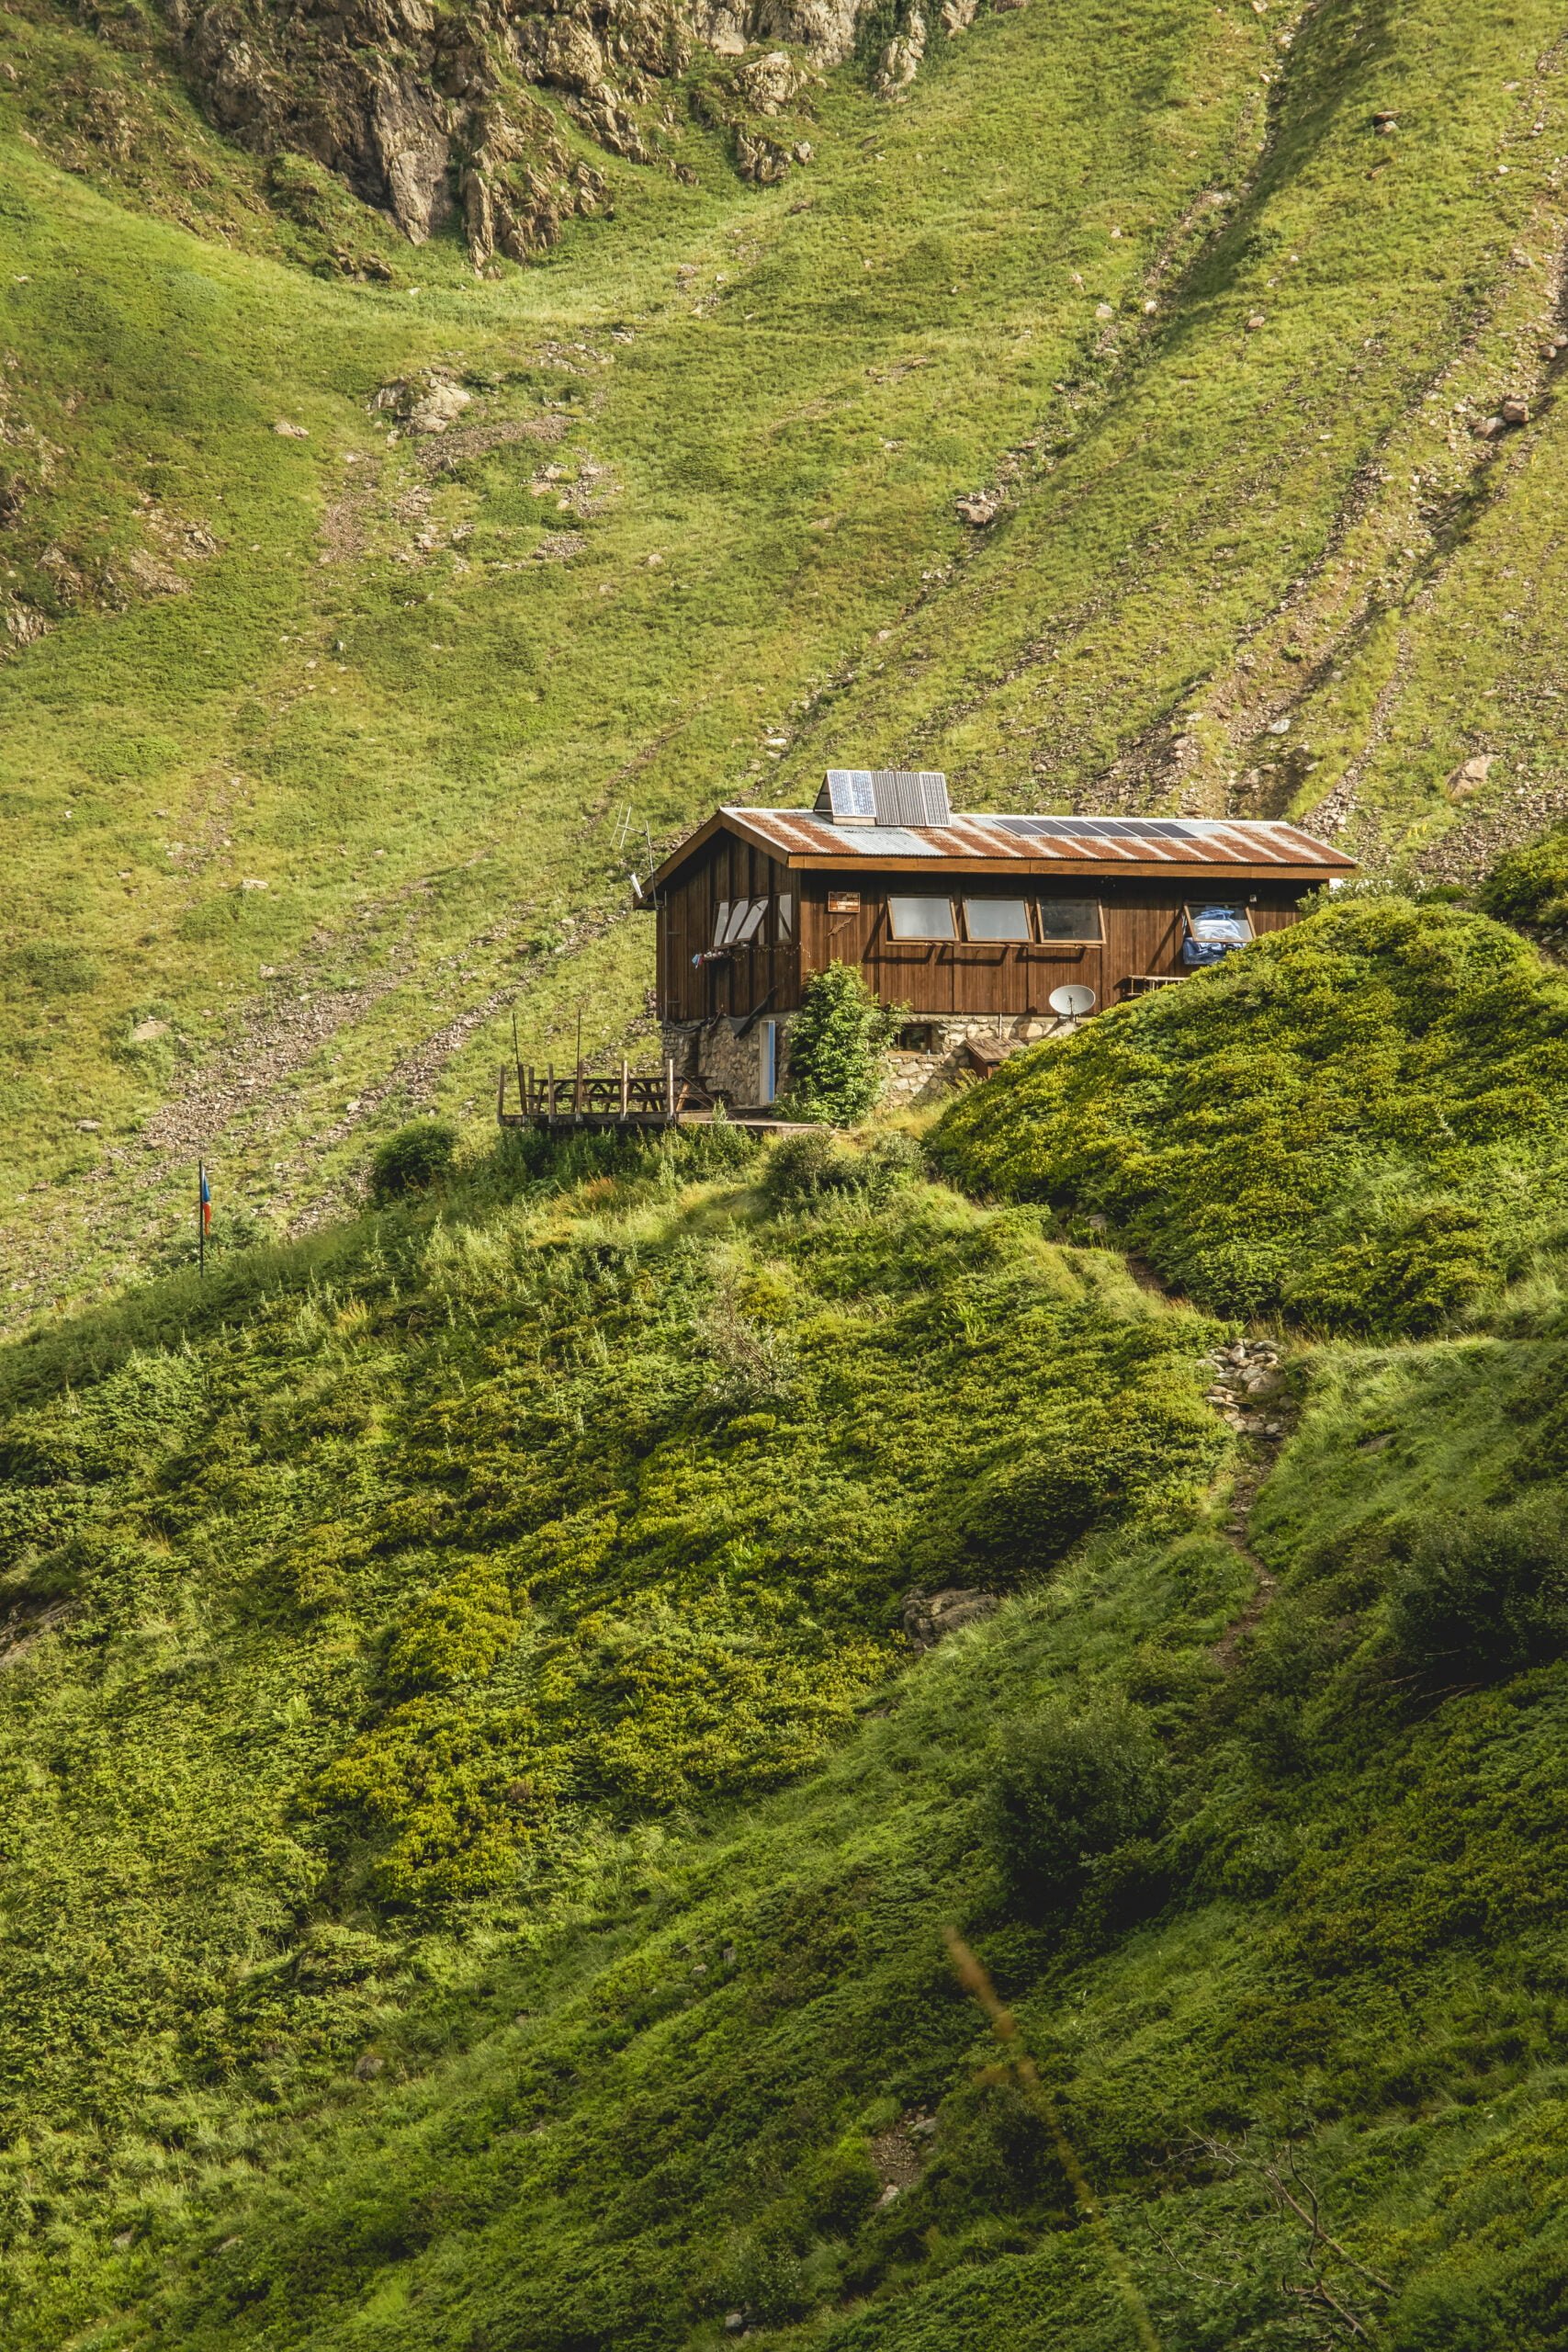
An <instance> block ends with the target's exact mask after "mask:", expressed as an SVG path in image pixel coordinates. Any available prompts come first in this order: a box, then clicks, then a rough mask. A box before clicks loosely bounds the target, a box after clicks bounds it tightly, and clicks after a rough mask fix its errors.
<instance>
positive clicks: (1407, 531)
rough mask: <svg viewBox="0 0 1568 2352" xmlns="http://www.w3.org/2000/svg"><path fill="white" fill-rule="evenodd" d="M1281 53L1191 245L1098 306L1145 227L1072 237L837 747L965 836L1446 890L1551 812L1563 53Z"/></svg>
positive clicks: (1323, 49)
mask: <svg viewBox="0 0 1568 2352" xmlns="http://www.w3.org/2000/svg"><path fill="white" fill-rule="evenodd" d="M1276 22H1278V23H1279V30H1278V33H1277V36H1276V43H1275V46H1276V51H1277V55H1276V62H1275V63H1274V65H1273V67H1272V70H1266V71H1265V73H1264V74H1262V75H1261V76H1260V81H1261V84H1262V85H1263V86H1261V87H1260V88H1259V89H1258V93H1257V105H1256V107H1255V109H1254V110H1253V112H1252V115H1251V117H1250V119H1249V120H1247V122H1246V124H1245V127H1244V129H1243V135H1242V137H1241V139H1240V141H1239V143H1238V152H1237V153H1236V156H1235V164H1234V171H1233V175H1232V176H1231V177H1230V179H1229V180H1228V181H1227V183H1226V184H1225V185H1224V187H1223V188H1222V189H1220V190H1217V191H1216V192H1215V194H1214V196H1213V198H1212V202H1213V206H1214V217H1215V219H1216V220H1217V221H1218V224H1219V225H1218V229H1217V233H1216V234H1214V235H1213V237H1212V238H1211V239H1210V240H1209V241H1208V242H1207V243H1205V245H1204V246H1203V247H1202V248H1201V253H1200V255H1199V257H1198V258H1197V259H1196V261H1195V262H1194V264H1193V266H1192V267H1191V268H1190V271H1188V272H1184V273H1181V274H1179V275H1178V276H1177V277H1175V278H1174V279H1172V277H1170V275H1169V273H1168V269H1166V268H1165V267H1164V266H1162V265H1163V261H1164V256H1163V254H1162V250H1161V247H1160V245H1159V243H1158V241H1157V240H1156V239H1154V238H1147V237H1144V240H1143V259H1144V262H1145V278H1144V282H1143V284H1142V285H1140V286H1137V287H1129V288H1127V293H1126V296H1124V297H1123V298H1122V299H1121V300H1115V299H1112V300H1106V299H1105V296H1106V293H1107V291H1108V289H1107V288H1105V287H1103V286H1102V285H1101V284H1100V282H1099V276H1100V270H1101V269H1102V266H1103V260H1104V257H1105V256H1106V255H1107V254H1108V253H1109V250H1110V248H1109V246H1108V243H1107V242H1106V241H1107V239H1108V237H1113V236H1121V237H1123V238H1125V237H1129V236H1131V237H1134V238H1140V237H1141V236H1142V235H1143V224H1142V223H1140V221H1139V220H1138V218H1137V215H1136V211H1135V209H1134V207H1133V206H1131V205H1122V206H1121V207H1119V208H1114V209H1110V210H1108V211H1107V213H1106V214H1104V215H1102V216H1100V217H1099V218H1096V217H1093V216H1089V215H1086V217H1085V218H1084V220H1082V223H1081V227H1080V237H1079V241H1078V248H1077V252H1076V253H1075V254H1073V255H1071V256H1070V257H1067V256H1065V257H1064V258H1065V259H1067V258H1070V260H1071V262H1072V264H1073V265H1074V266H1076V269H1077V285H1078V288H1079V300H1080V303H1081V305H1082V309H1083V315H1084V319H1085V322H1086V332H1085V335H1084V343H1083V350H1082V356H1081V357H1080V360H1079V362H1078V365H1077V368H1074V369H1071V370H1068V371H1066V374H1065V377H1064V379H1063V381H1062V382H1061V383H1060V384H1059V385H1058V386H1057V388H1056V389H1057V392H1058V399H1057V401H1056V402H1055V406H1054V410H1053V411H1052V412H1048V413H1045V414H1043V416H1042V418H1041V420H1040V423H1039V425H1038V426H1037V428H1036V431H1037V435H1038V438H1037V440H1035V441H1034V442H1033V443H1032V447H1031V450H1030V453H1029V458H1028V462H1027V464H1026V465H1025V466H1024V468H1023V469H1022V470H1021V473H1020V474H1019V476H1018V477H1017V479H1016V480H1015V481H1014V482H1013V483H1012V484H1011V485H1005V484H1004V485H1003V487H1004V488H1005V489H1006V491H1007V495H1006V497H1005V499H1004V503H1003V516H1002V520H1001V521H1000V523H999V524H998V526H996V527H995V529H994V530H993V532H992V533H991V534H990V535H989V537H988V538H987V544H986V545H985V547H984V548H983V549H982V550H980V551H979V552H977V553H976V557H975V559H974V560H973V561H972V562H971V563H970V564H969V565H968V566H967V567H966V568H965V571H964V575H963V578H962V581H961V582H958V583H955V585H954V586H953V588H952V589H951V590H950V591H949V592H948V593H947V594H944V595H943V596H942V599H941V600H940V601H939V603H938V604H937V605H935V606H934V607H933V608H932V609H931V611H930V612H929V613H928V614H923V615H919V616H914V617H913V618H912V619H911V620H910V622H909V623H908V625H907V626H906V628H904V629H903V630H901V631H899V632H897V634H896V636H895V638H894V639H893V641H892V643H891V645H890V647H889V649H888V650H887V652H886V656H882V655H879V656H878V658H877V662H876V664H875V673H874V676H873V677H868V678H866V679H864V680H863V682H862V683H861V684H859V685H858V687H857V688H856V690H855V691H853V693H852V695H850V696H848V697H847V698H846V700H845V702H844V703H843V704H842V705H840V707H839V708H838V709H836V710H835V713H834V717H835V720H836V722H837V723H838V725H839V726H840V729H848V734H849V739H850V740H851V741H852V742H853V743H854V744H855V745H856V746H857V748H859V749H861V750H862V751H863V748H864V746H865V745H866V744H867V743H868V742H870V741H874V740H876V739H878V738H879V737H882V736H886V735H888V734H892V735H896V736H897V740H898V741H899V742H900V744H901V746H902V751H903V755H904V756H906V757H908V758H910V759H911V760H913V759H916V758H917V757H918V758H919V759H921V760H930V761H931V762H932V763H937V764H945V765H947V766H948V767H949V768H950V769H952V770H953V771H955V772H956V773H957V774H958V775H960V776H961V777H963V778H964V789H965V793H966V797H969V798H970V799H971V800H972V801H973V802H974V803H975V804H976V805H992V804H993V803H1001V804H1003V805H1010V806H1012V805H1016V806H1020V807H1025V806H1032V805H1036V803H1037V801H1038V800H1039V799H1041V798H1044V799H1045V800H1047V801H1052V800H1054V801H1055V802H1057V803H1058V804H1059V803H1060V801H1061V800H1062V799H1063V798H1071V799H1072V800H1073V802H1074V803H1075V805H1081V806H1084V807H1093V808H1106V809H1117V808H1127V807H1145V808H1146V807H1149V806H1162V807H1173V808H1182V809H1188V810H1190V811H1192V812H1194V813H1200V812H1201V813H1208V814H1211V815H1213V814H1221V813H1224V812H1227V811H1229V812H1232V813H1240V814H1247V815H1279V814H1283V813H1285V812H1286V811H1290V812H1292V813H1294V814H1296V815H1299V816H1303V817H1304V818H1306V819H1307V820H1309V821H1311V822H1313V823H1314V824H1315V825H1317V826H1318V827H1319V828H1320V829H1321V830H1325V831H1329V832H1331V833H1338V834H1340V835H1341V836H1342V838H1343V840H1344V842H1345V845H1346V846H1348V847H1350V848H1352V849H1353V850H1355V851H1357V852H1358V853H1359V854H1365V855H1368V856H1369V857H1371V859H1372V861H1373V862H1374V864H1378V865H1382V864H1384V863H1386V861H1387V860H1388V859H1389V857H1390V856H1391V855H1393V856H1395V857H1397V856H1400V855H1404V856H1414V857H1415V858H1416V860H1417V862H1419V863H1420V864H1422V865H1427V866H1428V867H1430V868H1431V869H1432V870H1433V871H1437V872H1442V873H1446V874H1450V875H1451V876H1455V877H1458V878H1463V877H1464V876H1468V875H1472V874H1473V873H1474V872H1475V870H1476V869H1477V866H1478V865H1480V864H1482V863H1483V862H1484V861H1485V860H1486V858H1487V857H1489V856H1490V855H1492V854H1495V851H1496V850H1497V848H1498V847H1500V846H1503V845H1505V844H1506V842H1509V841H1510V840H1514V841H1517V840H1518V839H1520V838H1523V837H1524V836H1526V835H1528V833H1529V831H1533V830H1536V829H1537V828H1538V827H1539V825H1540V822H1541V821H1543V819H1544V817H1545V815H1546V814H1548V813H1549V812H1550V811H1551V809H1555V808H1558V807H1560V806H1561V805H1562V790H1563V783H1564V776H1563V771H1562V766H1561V759H1560V752H1559V750H1558V746H1557V742H1556V735H1557V729H1555V728H1554V726H1553V724H1552V720H1551V704H1552V701H1553V699H1554V698H1555V697H1556V696H1558V695H1560V694H1561V693H1562V691H1564V687H1563V683H1562V677H1561V676H1560V674H1559V664H1558V660H1557V651H1556V648H1557V642H1558V632H1557V629H1556V626H1555V622H1554V621H1553V620H1551V619H1550V618H1549V617H1548V616H1551V615H1554V614H1555V613H1556V612H1557V611H1558V610H1559V609H1560V607H1561V603H1562V593H1563V591H1562V581H1561V578H1560V575H1559V572H1558V570H1557V568H1556V558H1555V554H1554V548H1555V541H1554V539H1553V537H1552V535H1551V526H1550V523H1549V522H1548V521H1547V518H1548V517H1549V516H1551V515H1553V514H1554V513H1555V512H1556V511H1557V509H1558V507H1559V505H1560V503H1561V495H1560V487H1559V484H1558V480H1557V474H1558V469H1559V466H1560V462H1561V459H1560V451H1561V447H1562V426H1561V422H1560V410H1559V405H1558V402H1557V400H1556V390H1555V388H1556V377H1557V370H1558V368H1559V364H1560V360H1561V357H1562V353H1563V352H1564V351H1568V322H1565V320H1564V316H1563V311H1562V250H1563V237H1564V218H1563V198H1562V172H1563V167H1564V160H1565V154H1568V117H1565V115H1564V111H1563V86H1564V85H1563V68H1564V63H1565V56H1564V52H1563V51H1562V47H1561V43H1560V34H1559V28H1557V27H1556V26H1555V24H1554V23H1553V22H1552V20H1551V17H1550V16H1549V15H1548V14H1547V13H1546V12H1542V13H1541V14H1540V16H1539V17H1535V18H1534V19H1533V20H1531V21H1527V20H1526V19H1524V18H1520V17H1517V18H1515V19H1514V20H1513V23H1512V25H1511V27H1510V28H1509V30H1508V32H1507V34H1506V37H1505V38H1503V39H1502V40H1499V39H1498V38H1497V36H1498V33H1499V31H1500V28H1499V27H1497V26H1496V25H1495V23H1493V24H1490V25H1485V26H1483V24H1482V22H1481V20H1480V19H1478V18H1476V17H1462V18H1461V17H1454V16H1453V14H1452V13H1451V12H1450V11H1446V10H1438V9H1428V8H1421V7H1414V8H1401V9H1396V10H1393V11H1391V10H1387V9H1377V10H1369V9H1365V8H1361V7H1359V6H1332V5H1329V6H1318V7H1313V8H1309V9H1306V10H1303V11H1302V12H1301V13H1300V14H1299V15H1290V16H1288V17H1282V18H1280V19H1277V18H1276V17H1274V16H1273V15H1272V14H1271V15H1270V17H1269V23H1270V27H1271V28H1272V27H1273V26H1274V25H1275V24H1276ZM1184 97H1185V94H1183V93H1181V92H1180V91H1179V89H1178V90H1174V91H1172V92H1170V93H1169V95H1168V100H1167V108H1168V111H1167V113H1166V116H1165V118H1164V119H1165V120H1166V121H1167V122H1168V123H1169V125H1170V127H1171V130H1173V131H1176V130H1179V127H1181V126H1182V125H1183V124H1184V123H1186V122H1190V120H1191V119H1193V115H1194V113H1195V111H1196V109H1195V107H1193V106H1192V104H1191V102H1190V100H1187V101H1186V103H1184ZM1097 298H1099V299H1098V300H1097ZM1094 319H1098V321H1099V322H1100V323H1099V325H1098V327H1096V326H1094V325H1092V323H1091V321H1092V320H1094ZM1506 401H1515V402H1517V404H1518V405H1517V409H1514V408H1510V409H1509V410H1508V411H1507V413H1508V415H1510V416H1513V417H1515V418H1516V419H1523V420H1525V421H1523V422H1516V423H1513V424H1505V423H1503V421H1502V413H1503V411H1504V404H1505V402H1506ZM1489 420H1496V422H1495V423H1491V424H1489ZM1042 477H1043V479H1042Z"/></svg>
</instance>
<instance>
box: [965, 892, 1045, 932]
mask: <svg viewBox="0 0 1568 2352" xmlns="http://www.w3.org/2000/svg"><path fill="white" fill-rule="evenodd" d="M964 930H965V931H966V932H967V933H968V935H969V937H970V938H971V939H1027V938H1028V937H1029V901H1028V899H964Z"/></svg>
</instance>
